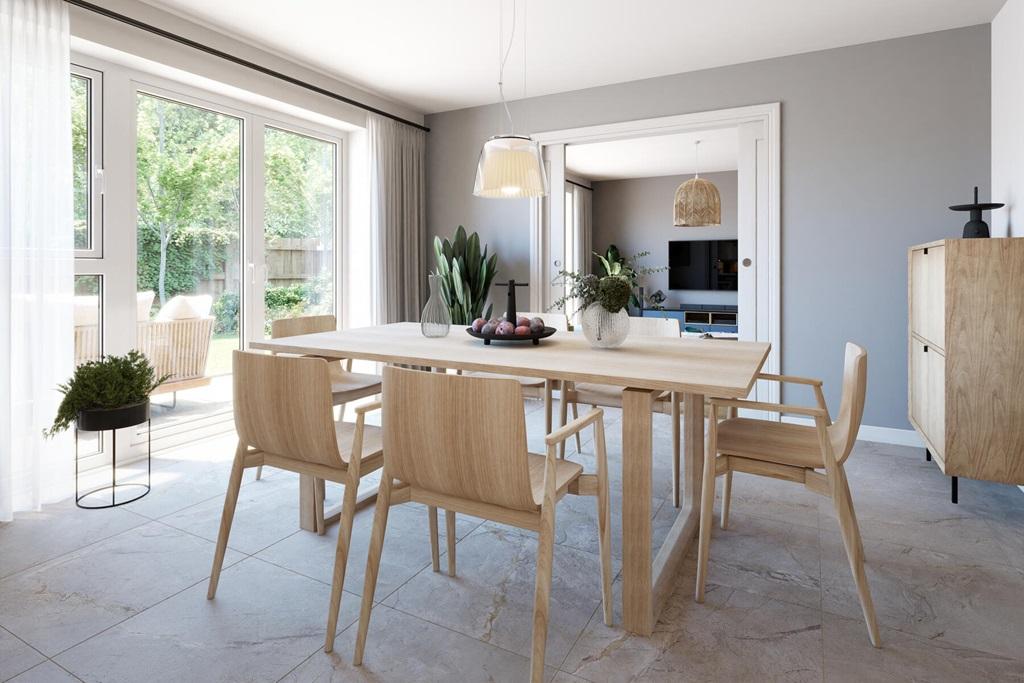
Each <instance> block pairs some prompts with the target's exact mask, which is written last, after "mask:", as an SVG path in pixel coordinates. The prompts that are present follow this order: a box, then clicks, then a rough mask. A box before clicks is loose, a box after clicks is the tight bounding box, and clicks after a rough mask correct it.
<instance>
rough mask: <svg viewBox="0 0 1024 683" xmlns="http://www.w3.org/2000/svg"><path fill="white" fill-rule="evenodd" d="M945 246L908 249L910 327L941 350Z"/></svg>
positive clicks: (944, 304) (943, 313)
mask: <svg viewBox="0 0 1024 683" xmlns="http://www.w3.org/2000/svg"><path fill="white" fill-rule="evenodd" d="M945 308H946V248H945V247H944V246H937V247H928V248H927V249H914V250H913V251H911V252H910V330H911V332H914V333H916V334H917V335H919V336H920V337H922V338H924V339H927V340H928V341H929V342H930V343H931V344H933V345H935V346H938V347H939V348H941V349H945V347H946V345H945V315H946V314H945Z"/></svg>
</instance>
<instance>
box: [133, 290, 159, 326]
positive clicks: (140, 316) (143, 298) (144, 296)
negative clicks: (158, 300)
mask: <svg viewBox="0 0 1024 683" xmlns="http://www.w3.org/2000/svg"><path fill="white" fill-rule="evenodd" d="M155 295H156V293H155V292H153V291H148V292H136V293H135V319H136V320H138V321H140V322H141V321H145V320H149V311H150V310H151V309H152V308H153V297H154V296H155Z"/></svg>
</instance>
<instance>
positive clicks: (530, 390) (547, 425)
mask: <svg viewBox="0 0 1024 683" xmlns="http://www.w3.org/2000/svg"><path fill="white" fill-rule="evenodd" d="M516 316H517V317H518V316H524V317H527V318H542V319H543V320H544V324H545V325H546V326H547V327H553V328H555V329H556V330H557V331H558V332H567V331H568V330H569V318H568V317H567V316H566V315H565V314H564V313H537V312H534V311H519V312H517V313H516ZM463 374H465V375H470V376H473V377H492V378H494V377H501V378H505V379H509V378H511V379H514V380H516V381H517V382H519V386H521V387H522V390H523V398H535V399H541V400H543V401H544V430H545V433H550V432H551V430H552V428H553V425H554V410H553V409H552V397H553V394H554V389H555V387H556V386H557V383H556V382H554V381H552V380H545V379H544V378H543V377H517V376H514V375H502V374H497V373H491V372H466V373H463ZM563 424H565V423H564V422H563ZM578 439H579V437H578V436H577V440H578Z"/></svg>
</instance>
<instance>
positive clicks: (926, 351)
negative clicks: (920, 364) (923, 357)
mask: <svg viewBox="0 0 1024 683" xmlns="http://www.w3.org/2000/svg"><path fill="white" fill-rule="evenodd" d="M924 352H925V353H928V345H927V344H925V345H924Z"/></svg>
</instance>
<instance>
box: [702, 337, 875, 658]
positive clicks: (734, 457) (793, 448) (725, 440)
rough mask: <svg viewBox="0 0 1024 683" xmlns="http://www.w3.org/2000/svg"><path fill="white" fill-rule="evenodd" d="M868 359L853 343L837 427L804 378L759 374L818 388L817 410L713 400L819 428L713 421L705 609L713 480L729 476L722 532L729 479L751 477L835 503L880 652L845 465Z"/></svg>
mask: <svg viewBox="0 0 1024 683" xmlns="http://www.w3.org/2000/svg"><path fill="white" fill-rule="evenodd" d="M867 377H868V354H867V351H865V350H864V349H863V348H862V347H860V346H858V345H856V344H852V343H847V344H846V359H845V363H844V366H843V395H842V401H841V403H840V406H839V418H838V419H837V420H836V421H835V422H832V421H831V418H830V417H829V413H828V406H827V405H826V403H825V395H824V393H823V392H822V390H821V384H822V383H821V381H820V380H816V379H807V378H804V377H791V376H786V375H771V374H760V375H758V379H764V380H770V381H775V382H787V383H793V384H804V385H808V386H810V387H812V388H813V390H814V395H815V398H816V400H817V403H818V405H817V407H815V408H806V407H802V406H792V405H782V404H777V403H765V402H761V401H748V400H742V399H718V398H715V399H711V403H712V405H713V406H715V407H732V408H749V409H752V410H766V411H771V412H779V413H791V414H796V415H802V416H804V417H806V418H811V419H813V420H814V426H813V427H810V426H803V425H798V424H790V423H785V422H769V421H767V420H757V419H751V418H746V417H734V418H729V419H726V420H722V421H721V422H718V421H716V420H711V423H710V428H709V433H708V441H707V450H706V452H705V456H704V482H703V488H702V492H701V510H700V545H699V549H698V555H697V590H696V599H697V602H703V601H704V586H705V583H706V580H707V570H708V552H709V549H710V545H711V516H712V509H713V506H714V499H715V478H716V477H718V476H719V475H723V474H724V475H725V476H726V487H725V491H724V495H723V499H722V521H723V525H726V524H727V523H728V521H727V520H728V515H729V499H730V497H731V495H732V487H731V485H730V483H731V482H730V478H731V476H732V473H733V472H747V473H749V474H756V475H760V476H764V477H772V478H774V479H783V480H786V481H792V482H796V483H798V484H803V485H804V486H805V487H806V488H807V489H809V490H811V491H813V492H815V493H818V494H821V495H824V496H827V497H828V498H831V499H832V503H833V504H834V505H835V508H836V515H837V516H838V517H839V531H840V533H841V534H842V537H843V546H844V547H845V549H846V556H847V558H848V559H849V562H850V570H851V572H852V573H853V580H854V582H855V583H856V584H857V593H858V595H859V596H860V606H861V610H862V611H863V612H864V621H865V622H866V623H867V627H868V635H869V637H870V639H871V644H872V645H874V646H875V647H879V636H878V624H877V622H876V620H875V607H874V603H873V602H872V600H871V589H870V587H869V586H868V579H867V574H866V573H865V572H864V543H863V541H862V540H861V536H860V527H859V526H858V524H857V515H856V513H855V512H854V510H853V500H852V499H851V497H850V486H849V483H848V481H847V479H846V472H845V470H844V468H843V464H844V463H845V462H846V459H847V458H848V457H849V456H850V452H851V451H852V450H853V446H854V443H855V442H856V440H857V431H858V430H859V429H860V420H861V417H862V415H863V413H864V397H865V394H866V392H867Z"/></svg>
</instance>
